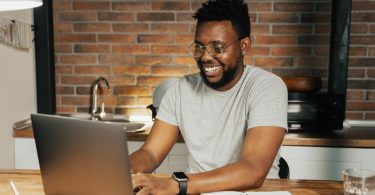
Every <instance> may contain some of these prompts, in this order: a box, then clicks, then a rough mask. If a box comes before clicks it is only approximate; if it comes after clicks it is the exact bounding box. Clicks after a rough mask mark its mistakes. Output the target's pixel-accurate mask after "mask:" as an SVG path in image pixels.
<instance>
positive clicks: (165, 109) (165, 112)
mask: <svg viewBox="0 0 375 195" xmlns="http://www.w3.org/2000/svg"><path fill="white" fill-rule="evenodd" d="M177 92H178V84H176V85H174V86H173V87H171V88H169V89H168V90H167V91H166V92H165V94H164V96H163V98H162V100H161V103H160V106H159V109H158V111H157V115H156V118H157V119H159V120H162V121H164V122H166V123H169V124H171V125H174V126H177V115H176V109H177V108H176V106H177V104H176V101H177V99H178V98H177V95H178V94H177Z"/></svg>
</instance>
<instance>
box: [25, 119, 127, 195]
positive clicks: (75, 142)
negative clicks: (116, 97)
mask: <svg viewBox="0 0 375 195" xmlns="http://www.w3.org/2000/svg"><path fill="white" fill-rule="evenodd" d="M31 121H32V126H33V132H34V137H35V143H36V148H37V153H38V159H39V165H40V171H41V175H42V181H43V187H44V192H45V193H46V194H69V195H70V194H79V195H86V194H90V195H102V194H103V195H104V194H105V195H108V194H111V195H117V194H121V195H128V194H133V188H132V184H131V176H130V165H129V158H128V148H127V141H126V140H127V139H126V133H125V131H124V129H123V127H122V125H120V124H113V123H103V122H98V121H90V120H82V119H75V118H71V117H62V116H55V115H44V114H32V115H31Z"/></svg>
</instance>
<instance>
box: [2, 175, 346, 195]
mask: <svg viewBox="0 0 375 195" xmlns="http://www.w3.org/2000/svg"><path fill="white" fill-rule="evenodd" d="M157 176H161V177H162V176H165V175H157ZM10 181H13V182H14V184H15V185H16V187H17V190H18V191H19V193H20V194H27V195H43V194H44V192H43V184H42V179H41V176H40V172H39V171H32V170H0V194H2V195H14V193H13V191H12V189H11V187H10V185H9V182H10ZM99 187H100V186H99ZM246 191H289V192H291V193H292V194H293V195H295V194H305V195H316V194H321V195H324V194H327V195H338V194H340V195H342V194H343V185H342V182H340V181H326V180H287V179H267V180H266V181H265V182H264V184H263V186H262V187H261V188H258V189H254V190H246Z"/></svg>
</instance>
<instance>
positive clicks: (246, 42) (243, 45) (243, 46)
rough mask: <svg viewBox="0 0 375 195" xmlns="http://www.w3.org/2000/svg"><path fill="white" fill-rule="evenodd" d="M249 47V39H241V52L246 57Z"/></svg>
mask: <svg viewBox="0 0 375 195" xmlns="http://www.w3.org/2000/svg"><path fill="white" fill-rule="evenodd" d="M250 46H251V39H250V37H245V38H243V39H241V52H242V53H243V54H244V55H246V54H247V52H248V51H249V48H250Z"/></svg>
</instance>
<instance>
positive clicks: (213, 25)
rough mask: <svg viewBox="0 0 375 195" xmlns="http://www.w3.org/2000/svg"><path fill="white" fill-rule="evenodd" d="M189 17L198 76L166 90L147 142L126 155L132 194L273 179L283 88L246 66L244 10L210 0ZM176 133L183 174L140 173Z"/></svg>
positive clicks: (231, 1)
mask: <svg viewBox="0 0 375 195" xmlns="http://www.w3.org/2000/svg"><path fill="white" fill-rule="evenodd" d="M194 18H195V19H197V28H196V32H195V40H194V42H193V43H192V44H191V45H190V46H189V49H190V51H191V53H192V55H193V57H194V59H195V60H196V62H197V65H198V67H199V69H200V73H196V74H192V75H187V76H185V77H184V78H182V79H180V80H179V81H178V82H177V83H176V84H175V85H174V86H173V87H171V88H170V89H169V90H168V91H167V92H166V94H165V95H164V97H163V100H162V102H161V105H160V107H159V111H158V114H157V116H156V120H155V122H154V125H153V127H152V129H151V132H150V135H149V137H148V138H147V140H146V142H145V144H144V145H143V146H142V147H141V148H140V149H139V150H138V151H136V152H134V153H133V154H132V155H131V156H130V161H131V166H132V170H133V172H134V173H135V174H134V175H133V176H132V179H133V187H134V188H136V189H137V190H139V191H138V193H137V194H198V193H202V192H210V191H222V190H241V189H249V188H257V187H260V186H261V185H262V184H263V182H264V179H265V178H278V171H279V169H278V160H279V158H280V157H279V148H280V145H281V143H282V140H283V138H284V134H285V132H286V129H287V89H286V86H285V84H284V83H283V82H282V80H281V79H280V78H279V77H277V76H276V75H274V74H272V73H270V72H267V71H265V70H262V69H260V68H257V67H254V66H252V65H245V64H244V56H245V55H247V52H248V50H249V47H250V45H251V40H250V19H249V15H248V8H247V5H246V4H245V3H244V2H243V0H209V1H207V2H205V3H203V4H202V7H201V8H200V9H198V11H197V12H196V13H195V15H194ZM179 135H182V137H183V138H184V140H185V144H186V146H187V148H188V150H189V162H188V167H187V170H186V173H182V172H178V173H174V174H173V176H172V177H171V178H156V177H154V176H153V175H150V174H146V173H150V172H152V171H153V170H154V169H156V168H157V167H158V166H159V165H160V163H162V161H163V160H164V158H165V157H166V156H167V154H168V153H169V151H170V150H171V148H172V147H173V144H174V143H175V142H176V141H177V139H178V137H179Z"/></svg>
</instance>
